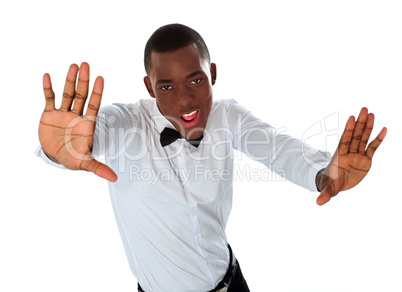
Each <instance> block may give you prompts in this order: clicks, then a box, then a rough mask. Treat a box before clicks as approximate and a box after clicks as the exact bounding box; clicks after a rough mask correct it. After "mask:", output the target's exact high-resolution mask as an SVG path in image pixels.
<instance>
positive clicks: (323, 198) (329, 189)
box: [316, 182, 339, 206]
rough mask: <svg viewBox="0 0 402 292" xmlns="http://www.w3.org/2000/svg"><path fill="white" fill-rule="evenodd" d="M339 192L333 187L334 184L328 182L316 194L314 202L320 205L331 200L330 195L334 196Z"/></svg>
mask: <svg viewBox="0 0 402 292" xmlns="http://www.w3.org/2000/svg"><path fill="white" fill-rule="evenodd" d="M338 193H339V191H338V190H336V188H335V184H334V183H333V182H330V183H329V184H328V185H327V186H326V187H325V189H324V190H323V191H322V192H321V194H320V195H319V196H318V198H317V200H316V202H317V204H318V205H320V206H322V205H324V204H326V203H328V202H329V200H331V198H332V197H335V196H336V195H337V194H338Z"/></svg>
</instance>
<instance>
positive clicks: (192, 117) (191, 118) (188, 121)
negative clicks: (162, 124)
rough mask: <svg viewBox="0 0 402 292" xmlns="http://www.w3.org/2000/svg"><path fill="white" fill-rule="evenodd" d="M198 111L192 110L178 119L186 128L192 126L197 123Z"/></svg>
mask: <svg viewBox="0 0 402 292" xmlns="http://www.w3.org/2000/svg"><path fill="white" fill-rule="evenodd" d="M198 116H199V111H192V112H190V113H188V114H184V115H182V116H181V117H180V121H181V122H182V124H183V126H184V127H186V128H189V127H193V126H195V125H196V124H197V121H198Z"/></svg>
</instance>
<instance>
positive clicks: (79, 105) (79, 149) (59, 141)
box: [39, 63, 117, 182]
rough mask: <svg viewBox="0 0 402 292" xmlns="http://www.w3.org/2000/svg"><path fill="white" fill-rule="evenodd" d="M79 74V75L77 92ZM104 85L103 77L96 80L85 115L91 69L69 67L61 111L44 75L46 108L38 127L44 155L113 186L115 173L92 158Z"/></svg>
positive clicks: (86, 67)
mask: <svg viewBox="0 0 402 292" xmlns="http://www.w3.org/2000/svg"><path fill="white" fill-rule="evenodd" d="M78 71H80V74H79V78H78V84H77V89H76V88H75V85H76V79H77V74H78ZM103 82H104V81H103V78H102V77H98V78H97V79H96V81H95V83H94V88H93V92H92V95H91V98H90V100H89V104H88V108H87V111H86V113H85V115H83V111H84V107H85V102H86V100H87V96H88V84H89V65H88V64H87V63H82V65H81V68H78V66H77V65H75V64H73V65H71V66H70V69H69V71H68V74H67V79H66V84H65V87H64V93H63V99H62V104H61V107H60V108H59V109H55V102H54V100H55V95H54V92H53V89H52V83H51V80H50V76H49V74H45V75H44V76H43V89H44V93H45V98H46V107H45V110H44V111H43V114H42V117H41V120H40V124H39V140H40V143H41V146H42V148H43V151H44V152H45V154H46V155H47V156H48V157H49V158H50V159H51V160H53V161H54V162H56V163H60V164H62V165H63V166H65V167H66V168H68V169H73V170H86V171H91V172H93V173H95V174H96V175H98V176H100V177H102V178H105V179H107V180H109V181H112V182H114V181H116V180H117V176H116V174H115V173H114V172H113V170H112V169H110V168H109V167H108V166H107V165H105V164H103V163H101V162H99V161H97V160H95V159H94V158H93V157H92V155H91V150H92V146H93V136H94V131H95V122H96V116H97V114H98V110H99V107H100V103H101V99H102V93H103ZM73 102H74V105H73Z"/></svg>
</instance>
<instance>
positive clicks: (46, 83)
mask: <svg viewBox="0 0 402 292" xmlns="http://www.w3.org/2000/svg"><path fill="white" fill-rule="evenodd" d="M43 93H44V94H45V98H46V105H45V111H52V110H54V97H55V96H54V91H53V89H52V81H51V80H50V75H49V74H48V73H46V74H45V75H43Z"/></svg>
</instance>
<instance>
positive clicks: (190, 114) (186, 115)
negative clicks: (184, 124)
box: [183, 111, 197, 117]
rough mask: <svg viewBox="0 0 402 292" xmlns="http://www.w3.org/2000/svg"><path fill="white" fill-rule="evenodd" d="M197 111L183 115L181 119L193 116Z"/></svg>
mask: <svg viewBox="0 0 402 292" xmlns="http://www.w3.org/2000/svg"><path fill="white" fill-rule="evenodd" d="M196 112H197V111H193V112H191V113H189V114H185V115H183V117H188V116H192V115H193V114H195V113H196Z"/></svg>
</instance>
